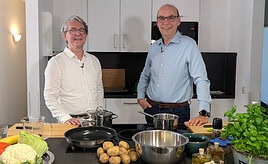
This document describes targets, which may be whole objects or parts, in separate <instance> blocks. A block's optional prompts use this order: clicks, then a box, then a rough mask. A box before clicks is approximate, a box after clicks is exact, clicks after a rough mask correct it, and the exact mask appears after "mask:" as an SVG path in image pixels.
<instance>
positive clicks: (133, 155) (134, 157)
mask: <svg viewBox="0 0 268 164" xmlns="http://www.w3.org/2000/svg"><path fill="white" fill-rule="evenodd" d="M128 156H129V157H130V160H131V161H133V162H135V161H137V160H138V155H137V153H136V152H135V151H130V152H128Z"/></svg>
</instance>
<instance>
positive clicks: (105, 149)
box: [102, 141, 114, 151]
mask: <svg viewBox="0 0 268 164" xmlns="http://www.w3.org/2000/svg"><path fill="white" fill-rule="evenodd" d="M113 146H114V144H113V143H112V142H110V141H105V142H104V143H103V145H102V147H103V150H104V151H107V150H108V149H109V148H110V147H113Z"/></svg>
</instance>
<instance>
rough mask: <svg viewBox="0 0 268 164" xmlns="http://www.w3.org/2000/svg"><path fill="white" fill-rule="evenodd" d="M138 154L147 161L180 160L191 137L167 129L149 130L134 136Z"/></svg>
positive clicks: (165, 161) (167, 161) (160, 162)
mask: <svg viewBox="0 0 268 164" xmlns="http://www.w3.org/2000/svg"><path fill="white" fill-rule="evenodd" d="M132 140H133V141H134V142H135V147H136V152H137V153H138V156H139V157H141V159H142V160H143V161H144V162H146V163H154V164H158V163H159V164H163V163H176V162H178V161H179V160H180V159H181V157H182V155H183V151H184V147H185V145H186V144H187V143H188V142H189V139H188V138H187V137H185V136H183V135H181V134H179V133H176V132H172V131H166V130H147V131H141V132H138V133H136V134H135V135H133V136H132Z"/></svg>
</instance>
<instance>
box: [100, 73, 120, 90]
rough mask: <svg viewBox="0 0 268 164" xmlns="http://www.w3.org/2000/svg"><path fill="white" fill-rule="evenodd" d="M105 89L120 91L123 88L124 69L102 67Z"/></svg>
mask: <svg viewBox="0 0 268 164" xmlns="http://www.w3.org/2000/svg"><path fill="white" fill-rule="evenodd" d="M102 82H103V87H104V90H105V91H108V92H109V91H117V90H118V91H122V90H124V88H125V69H102Z"/></svg>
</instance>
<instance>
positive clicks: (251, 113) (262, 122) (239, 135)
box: [221, 104, 268, 159]
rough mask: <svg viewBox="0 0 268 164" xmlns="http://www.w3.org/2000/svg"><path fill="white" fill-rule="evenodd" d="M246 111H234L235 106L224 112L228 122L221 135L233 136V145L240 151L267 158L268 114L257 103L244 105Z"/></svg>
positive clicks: (225, 136)
mask: <svg viewBox="0 0 268 164" xmlns="http://www.w3.org/2000/svg"><path fill="white" fill-rule="evenodd" d="M245 107H246V108H247V113H236V114H235V112H236V106H234V107H233V109H232V110H230V111H227V112H225V113H224V116H225V117H228V121H230V122H234V123H229V124H227V126H226V127H225V128H224V129H223V131H222V134H221V137H224V138H227V137H234V140H233V141H231V143H232V144H233V146H234V147H235V148H237V149H238V150H240V151H242V152H246V153H248V154H250V155H253V156H257V157H264V158H265V159H268V153H267V152H268V119H267V118H268V115H266V114H265V113H264V112H266V109H265V108H263V107H261V106H260V105H259V104H252V105H251V104H249V105H245Z"/></svg>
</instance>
